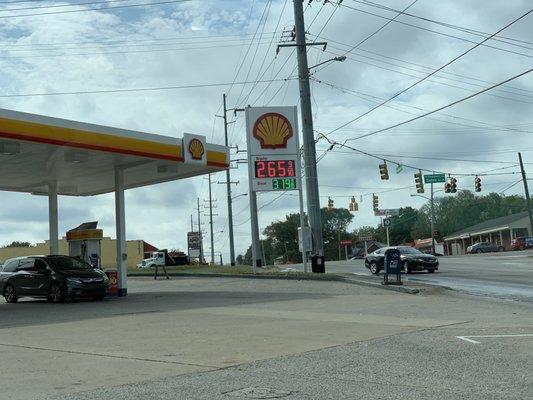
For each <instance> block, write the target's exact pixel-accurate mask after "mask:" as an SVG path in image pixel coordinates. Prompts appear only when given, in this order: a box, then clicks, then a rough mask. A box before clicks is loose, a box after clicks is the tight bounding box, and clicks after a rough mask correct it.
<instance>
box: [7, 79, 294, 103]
mask: <svg viewBox="0 0 533 400" xmlns="http://www.w3.org/2000/svg"><path fill="white" fill-rule="evenodd" d="M287 79H288V78H286V79H273V80H264V81H260V82H270V81H274V82H283V81H286V80H287ZM249 83H252V82H223V83H204V84H191V85H181V86H160V87H151V88H131V89H102V90H85V91H83V90H80V91H71V92H48V93H46V92H45V93H19V94H3V95H0V98H11V97H34V96H66V95H79V94H104V93H129V92H150V91H160V90H179V89H194V88H206V87H223V86H231V85H247V84H249Z"/></svg>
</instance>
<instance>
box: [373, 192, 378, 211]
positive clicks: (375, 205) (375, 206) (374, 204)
mask: <svg viewBox="0 0 533 400" xmlns="http://www.w3.org/2000/svg"><path fill="white" fill-rule="evenodd" d="M372 208H373V209H374V211H377V210H379V198H378V196H376V195H375V194H373V195H372Z"/></svg>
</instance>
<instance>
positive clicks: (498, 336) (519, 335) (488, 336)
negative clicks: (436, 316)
mask: <svg viewBox="0 0 533 400" xmlns="http://www.w3.org/2000/svg"><path fill="white" fill-rule="evenodd" d="M513 337H531V338H533V333H521V334H516V335H473V336H456V338H457V339H460V340H464V341H465V342H470V343H474V344H480V343H481V342H478V341H477V340H472V339H471V338H476V339H480V338H513Z"/></svg>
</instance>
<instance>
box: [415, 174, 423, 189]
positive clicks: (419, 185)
mask: <svg viewBox="0 0 533 400" xmlns="http://www.w3.org/2000/svg"><path fill="white" fill-rule="evenodd" d="M415 185H416V192H417V193H424V177H423V176H422V171H420V170H419V171H418V172H417V173H416V174H415Z"/></svg>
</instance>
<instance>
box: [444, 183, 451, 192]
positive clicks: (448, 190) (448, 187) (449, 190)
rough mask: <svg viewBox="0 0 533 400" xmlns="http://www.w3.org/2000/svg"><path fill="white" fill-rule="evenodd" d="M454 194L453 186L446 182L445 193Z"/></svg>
mask: <svg viewBox="0 0 533 400" xmlns="http://www.w3.org/2000/svg"><path fill="white" fill-rule="evenodd" d="M451 192H452V185H451V184H450V182H446V184H445V185H444V193H451Z"/></svg>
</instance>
